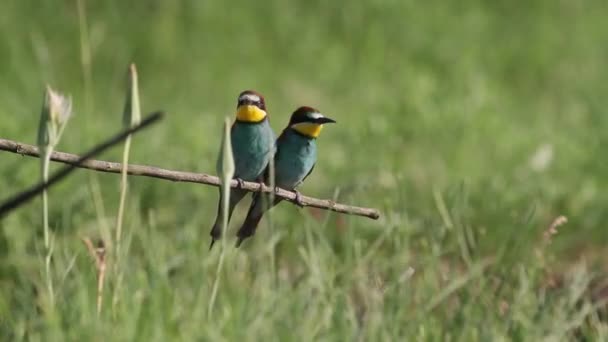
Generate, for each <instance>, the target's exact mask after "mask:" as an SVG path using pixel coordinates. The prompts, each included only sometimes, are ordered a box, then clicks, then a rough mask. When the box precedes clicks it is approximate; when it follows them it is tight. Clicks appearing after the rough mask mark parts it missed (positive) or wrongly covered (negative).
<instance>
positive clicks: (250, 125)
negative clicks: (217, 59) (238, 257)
mask: <svg viewBox="0 0 608 342" xmlns="http://www.w3.org/2000/svg"><path fill="white" fill-rule="evenodd" d="M274 140H275V135H274V132H273V131H272V128H271V127H270V124H269V123H268V114H267V113H266V103H265V101H264V97H263V96H262V95H260V94H259V93H257V92H255V91H251V90H246V91H244V92H242V93H241V94H240V95H239V98H238V102H237V109H236V120H235V121H234V123H233V124H232V128H231V130H230V141H231V143H232V154H233V156H234V166H235V171H234V178H235V179H237V180H238V181H239V183H242V181H250V182H252V181H262V179H263V172H264V170H265V169H266V167H267V166H268V162H269V161H270V158H272V156H273V154H274ZM246 194H247V191H245V190H243V189H240V188H233V189H231V190H230V200H229V206H228V221H230V217H231V216H232V212H233V211H234V207H235V206H236V205H237V204H238V203H239V202H240V201H241V200H242V199H243V197H245V195H246ZM222 203H223V201H222V192H221V190H220V200H219V203H218V208H217V217H216V219H215V224H214V225H213V228H212V229H211V233H210V235H211V245H210V246H209V249H211V248H212V247H213V244H214V243H215V241H216V240H218V239H219V238H220V237H221V234H222V222H223V212H224V211H223V210H222Z"/></svg>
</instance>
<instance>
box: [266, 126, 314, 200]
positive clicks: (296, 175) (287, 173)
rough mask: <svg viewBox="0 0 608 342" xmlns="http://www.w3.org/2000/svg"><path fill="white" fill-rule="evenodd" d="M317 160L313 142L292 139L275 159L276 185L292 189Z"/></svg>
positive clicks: (282, 147)
mask: <svg viewBox="0 0 608 342" xmlns="http://www.w3.org/2000/svg"><path fill="white" fill-rule="evenodd" d="M316 159H317V149H316V145H315V143H314V141H313V140H308V139H298V138H294V139H293V141H290V142H288V143H286V144H284V146H281V147H280V149H279V154H278V155H277V158H276V159H275V163H276V165H275V170H276V175H275V177H276V180H277V185H279V186H281V187H286V188H290V187H294V186H296V185H297V184H298V183H300V182H301V181H302V180H303V179H304V177H306V175H307V174H308V172H310V170H311V169H312V167H313V166H314V164H315V161H316Z"/></svg>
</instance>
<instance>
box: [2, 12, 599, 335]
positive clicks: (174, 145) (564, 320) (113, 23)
mask: <svg viewBox="0 0 608 342" xmlns="http://www.w3.org/2000/svg"><path fill="white" fill-rule="evenodd" d="M82 3H84V1H83V2H81V4H82ZM86 5H87V7H86V20H83V15H82V13H83V10H84V7H81V8H80V9H79V7H78V6H77V3H76V2H62V3H60V4H58V3H56V2H52V3H51V2H49V3H47V2H41V3H39V2H32V1H8V2H6V3H3V4H2V5H0V8H2V11H0V13H5V14H4V15H2V14H0V38H1V39H0V59H1V60H2V61H3V63H0V75H3V81H2V82H1V84H0V113H1V114H2V118H3V120H2V123H0V136H2V137H3V138H9V139H13V140H18V141H24V142H28V143H33V142H34V141H35V137H36V125H37V120H38V113H39V112H38V110H39V107H38V100H37V99H38V98H39V96H40V93H41V92H42V90H43V89H44V85H45V84H47V83H50V84H53V85H54V86H56V87H57V88H58V89H62V91H65V92H69V93H70V94H72V96H73V103H74V104H73V111H74V113H75V115H74V117H73V118H72V119H71V122H70V125H69V127H68V128H67V129H66V134H65V135H64V137H63V138H62V142H61V144H60V145H58V146H57V148H56V149H57V150H62V151H63V150H65V151H69V152H74V153H77V152H79V151H81V150H82V149H83V147H84V146H92V145H94V144H95V143H96V142H98V141H99V140H100V139H102V138H103V137H105V136H106V134H104V132H107V131H116V130H119V129H120V128H121V113H120V110H117V109H119V108H121V106H122V105H123V101H124V91H123V83H124V70H125V67H126V66H127V65H128V64H129V63H131V62H135V63H137V65H138V72H139V75H140V79H139V88H140V93H141V98H142V103H145V107H146V108H150V109H163V110H166V111H167V113H168V115H167V118H166V120H165V122H163V124H162V125H159V127H155V128H152V129H150V131H149V132H146V133H145V135H146V137H144V136H143V135H142V139H141V140H140V139H134V140H133V142H132V145H131V151H130V156H129V160H130V161H131V162H133V163H143V164H151V165H158V166H162V167H166V168H172V169H180V170H188V171H202V172H208V173H213V172H214V170H215V162H216V160H217V146H218V143H219V140H220V136H221V128H222V125H223V118H224V117H225V116H230V115H232V114H233V111H234V107H235V103H234V100H235V98H236V96H237V94H238V93H239V92H240V91H242V90H244V89H249V88H253V89H256V90H258V91H260V92H261V93H263V94H264V95H265V96H266V98H267V102H268V107H269V114H270V120H271V125H272V127H273V128H274V129H275V131H276V132H277V133H278V132H279V131H280V130H281V129H282V128H283V127H284V126H285V125H286V122H287V120H288V117H289V113H291V112H292V111H293V109H294V108H296V107H297V106H299V105H306V104H307V105H312V106H315V107H317V108H319V109H320V110H321V111H323V112H324V113H327V115H329V116H331V117H332V118H336V120H337V121H338V124H337V125H336V126H335V127H332V130H329V129H328V130H326V131H323V134H322V135H321V137H319V140H318V145H319V160H318V163H317V165H316V167H315V170H314V172H313V174H312V175H311V176H310V177H309V178H308V179H307V182H306V184H305V185H304V186H303V188H302V189H301V190H302V192H303V193H304V194H310V195H314V196H317V197H325V198H332V197H334V196H337V198H338V199H339V200H340V201H341V202H345V203H352V204H357V205H364V206H371V207H377V208H379V209H380V210H381V212H382V214H383V215H382V218H381V219H380V220H379V221H377V222H376V221H372V220H368V219H365V218H358V217H350V216H342V215H336V214H330V213H327V212H321V211H316V210H308V209H298V208H296V207H294V206H291V205H289V204H286V203H285V204H281V205H279V206H278V207H277V208H275V209H274V210H273V215H272V219H273V222H272V224H270V223H268V222H263V223H262V225H261V226H260V230H259V232H258V233H257V234H256V237H255V238H254V239H252V241H251V243H249V244H247V245H246V246H244V247H245V248H243V249H239V250H235V249H233V248H230V247H231V246H232V242H233V240H232V239H234V234H235V232H234V226H235V225H237V224H238V223H239V222H240V221H241V220H242V219H243V214H244V210H239V209H237V212H236V213H235V217H234V219H233V220H232V222H234V224H233V225H232V226H231V227H229V228H228V231H227V234H226V235H225V237H226V238H225V239H224V240H226V244H227V248H226V251H225V255H224V256H223V257H224V264H223V267H222V269H221V271H220V275H219V277H221V286H220V287H219V288H218V291H217V296H216V298H215V302H214V303H213V313H214V314H213V320H208V319H207V311H208V308H209V306H210V304H211V303H210V297H211V293H212V289H213V284H214V281H215V280H216V279H217V277H218V276H217V275H216V272H217V265H218V261H219V260H218V259H219V254H218V253H209V252H208V245H209V240H208V238H209V237H208V231H209V229H210V226H211V224H212V220H213V217H214V214H215V209H216V205H217V200H218V198H217V191H215V190H214V189H212V188H209V187H204V186H194V185H191V184H176V183H171V182H163V181H158V180H151V179H142V178H138V177H131V178H129V200H128V203H129V205H128V206H126V208H127V210H126V211H125V220H126V222H128V226H129V227H133V229H128V233H126V234H124V235H125V236H124V238H125V240H126V241H125V244H127V245H128V246H129V247H128V248H125V249H128V251H129V252H128V255H126V256H125V259H124V281H123V285H122V286H121V288H120V290H119V291H116V293H117V296H119V298H120V300H119V301H118V302H117V304H116V306H115V310H103V311H102V312H101V315H99V316H98V315H97V313H96V289H97V281H96V270H95V266H94V265H93V263H92V262H91V259H90V258H89V256H88V255H87V251H86V249H85V248H84V246H83V245H82V243H81V242H80V237H82V236H96V235H95V234H98V232H100V231H103V229H107V228H108V227H113V226H114V223H115V222H116V217H115V215H116V214H115V213H117V212H118V208H119V203H120V200H119V199H120V191H119V190H120V189H119V187H118V186H117V184H118V182H119V179H118V178H117V177H116V176H115V175H107V174H96V175H94V176H91V175H90V174H89V173H88V171H79V172H78V173H76V174H75V175H74V176H72V177H70V178H69V179H68V180H66V181H65V182H64V183H62V184H60V185H58V186H57V188H55V189H53V191H52V192H51V193H50V194H49V200H50V202H51V203H52V205H51V206H49V224H50V226H51V227H53V228H54V235H55V248H54V253H53V272H54V274H53V275H54V278H53V279H55V280H56V282H55V283H54V285H55V289H54V290H55V303H56V310H55V311H54V312H53V313H49V312H48V311H45V310H44V306H43V305H42V303H43V300H44V295H45V292H46V288H45V276H44V270H43V269H41V267H40V265H41V263H40V260H43V259H44V257H45V250H44V248H43V246H44V234H43V227H42V225H41V223H40V222H41V218H40V210H39V209H40V206H41V205H42V203H33V204H31V205H29V206H26V207H24V208H22V209H20V210H19V211H18V212H16V213H14V214H12V215H10V216H8V217H6V218H4V219H3V220H2V221H0V227H1V228H2V229H1V230H0V232H1V234H0V293H2V295H1V296H0V333H2V334H4V336H3V337H5V338H7V339H9V340H22V339H28V340H35V339H40V340H91V339H100V338H104V337H108V338H109V337H112V338H113V339H118V340H120V339H124V340H135V339H149V340H175V339H181V340H196V339H205V340H236V339H246V340H263V339H267V340H293V339H297V340H355V339H359V338H360V339H362V340H404V339H405V340H416V339H420V340H442V341H443V340H449V339H451V340H463V341H475V340H501V339H502V340H531V341H537V340H541V339H543V338H551V337H555V338H557V339H573V338H575V337H581V336H585V337H587V338H589V339H591V340H602V339H605V338H606V333H607V330H606V324H605V323H604V321H603V319H604V317H603V316H602V315H601V314H597V313H596V312H597V310H596V309H597V307H596V306H600V305H603V302H602V300H603V297H602V296H600V295H598V291H590V290H589V288H593V289H601V288H602V286H601V278H602V276H603V272H604V269H605V266H604V265H603V261H604V258H603V257H602V255H603V244H604V243H605V241H606V237H607V235H606V230H605V229H604V222H605V221H606V220H605V219H606V216H607V214H606V210H605V203H608V195H607V193H606V192H605V191H603V189H604V188H605V187H606V185H608V178H606V176H605V175H606V174H607V171H608V168H607V167H606V165H608V164H606V163H605V162H604V161H603V159H602V156H603V153H604V150H605V149H604V146H605V142H606V139H605V136H606V135H605V133H604V132H607V131H608V119H607V117H606V115H604V114H605V113H604V112H605V108H607V106H608V103H607V101H608V100H606V96H605V94H606V93H608V83H606V82H605V80H606V79H608V69H606V68H605V60H606V58H605V57H606V55H607V54H608V46H607V45H606V44H601V42H603V41H606V39H607V38H608V37H607V35H608V28H607V26H606V24H605V15H604V13H605V10H604V9H605V5H604V3H603V2H601V1H586V2H559V3H555V2H547V1H534V2H532V3H529V4H511V3H506V2H505V3H501V2H495V3H492V4H481V3H478V2H464V3H458V4H453V5H446V4H445V3H443V2H426V3H414V2H412V3H408V2H395V1H382V2H373V1H369V2H361V3H356V4H354V3H353V4H351V5H349V6H348V7H345V6H344V5H343V4H338V3H326V2H319V1H313V2H298V1H292V2H283V1H278V0H277V1H269V2H266V3H264V4H263V5H262V4H258V3H249V2H238V3H232V4H230V5H228V4H224V3H222V2H196V1H189V2H187V1H183V2H178V1H176V2H146V3H143V2H142V3H137V4H127V3H126V2H124V3H123V2H118V1H106V2H86ZM8 13H10V15H8ZM79 13H80V14H79ZM83 32H85V34H84V35H83ZM83 41H85V42H86V44H84V45H86V46H85V47H84V49H85V50H86V51H84V50H83V44H82V42H83ZM83 51H84V52H83ZM83 55H84V57H83ZM83 58H84V59H83ZM34 99H36V100H35V101H34ZM121 152H122V151H121V150H120V149H116V150H114V151H112V152H109V153H108V154H107V155H104V156H103V158H104V159H108V160H115V161H119V160H121V156H122V155H121ZM37 165H38V164H37V162H36V161H34V160H31V159H25V158H22V157H20V156H17V155H10V154H2V158H0V174H1V175H2V177H0V198H3V197H6V196H7V195H8V194H12V193H14V192H16V191H18V190H20V189H22V188H24V187H25V186H26V185H29V184H31V183H32V182H33V181H34V180H36V179H38V177H39V170H38V167H37ZM336 194H337V195H336ZM246 205H247V204H243V205H242V206H241V207H239V208H241V209H244V208H245V207H246ZM560 215H565V216H567V217H568V220H569V221H568V223H567V224H565V225H563V226H561V227H559V228H558V231H559V233H558V234H557V235H554V236H552V238H551V243H550V244H548V243H546V241H545V238H544V235H543V233H544V232H545V231H546V230H547V229H548V227H549V225H550V224H551V222H553V220H554V219H555V218H556V217H558V216H560ZM271 227H272V229H271ZM114 233H115V232H114ZM112 284H114V283H113V282H112V281H110V282H108V286H109V288H108V293H111V292H112V291H114V290H115V289H114V288H112V286H113V285H112ZM599 292H601V291H599ZM104 307H107V306H104Z"/></svg>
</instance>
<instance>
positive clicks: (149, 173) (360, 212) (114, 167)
mask: <svg viewBox="0 0 608 342" xmlns="http://www.w3.org/2000/svg"><path fill="white" fill-rule="evenodd" d="M0 150H3V151H7V152H13V153H17V154H20V155H24V156H30V157H39V156H40V153H39V152H38V148H37V147H36V146H32V145H28V144H24V143H20V142H16V141H11V140H7V139H0ZM80 159H81V157H80V156H78V155H75V154H70V153H64V152H53V154H52V155H51V160H53V161H56V162H60V163H65V164H70V165H73V166H75V167H80V168H85V169H90V170H95V171H101V172H109V173H118V174H119V173H120V172H121V170H122V164H120V163H114V162H109V161H103V160H94V159H88V160H86V161H84V162H83V161H80ZM127 173H128V174H130V175H133V176H144V177H152V178H160V179H165V180H170V181H174V182H188V183H199V184H206V185H211V186H216V187H219V186H220V179H219V178H218V177H215V176H211V175H208V174H204V173H194V172H184V171H174V170H167V169H162V168H158V167H154V166H147V165H135V164H131V165H129V166H128V167H127ZM230 186H231V187H232V188H238V187H239V183H238V182H237V181H236V180H232V181H231V182H230ZM243 189H244V190H247V191H251V192H259V191H260V184H258V183H253V182H243ZM261 191H262V192H266V193H272V192H274V195H275V196H276V197H280V198H282V199H284V200H286V201H289V202H292V203H294V204H297V201H296V194H295V193H294V192H291V191H287V190H284V189H280V188H276V189H273V188H271V187H269V186H266V185H263V186H262V189H261ZM301 204H302V205H303V206H307V207H313V208H319V209H325V210H331V211H335V212H338V213H343V214H350V215H357V216H364V217H368V218H371V219H374V220H377V219H378V218H379V217H380V212H379V211H378V210H376V209H373V208H364V207H355V206H350V205H346V204H341V203H336V202H334V201H332V200H326V199H318V198H314V197H308V196H301Z"/></svg>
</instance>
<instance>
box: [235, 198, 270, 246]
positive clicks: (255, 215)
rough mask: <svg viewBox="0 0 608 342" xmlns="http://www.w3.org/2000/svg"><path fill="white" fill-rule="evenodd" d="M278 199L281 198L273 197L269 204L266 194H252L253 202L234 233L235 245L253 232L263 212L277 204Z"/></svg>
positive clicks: (239, 243)
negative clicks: (235, 236) (235, 237)
mask: <svg viewBox="0 0 608 342" xmlns="http://www.w3.org/2000/svg"><path fill="white" fill-rule="evenodd" d="M280 201H281V199H278V198H275V200H274V201H273V203H272V204H271V203H268V202H269V198H268V196H260V195H259V194H256V195H255V196H254V199H253V202H252V203H251V206H250V207H249V211H248V212H247V217H246V218H245V221H244V222H243V225H242V226H241V228H240V229H239V231H238V232H237V234H236V235H237V237H238V240H237V243H236V246H237V247H239V246H240V245H241V243H243V240H245V239H247V238H248V237H251V236H252V235H254V234H255V231H256V229H257V227H258V225H259V224H260V221H261V220H262V217H263V216H264V213H265V212H266V211H268V210H270V208H272V207H274V206H275V205H277V204H278V203H279V202H280Z"/></svg>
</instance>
